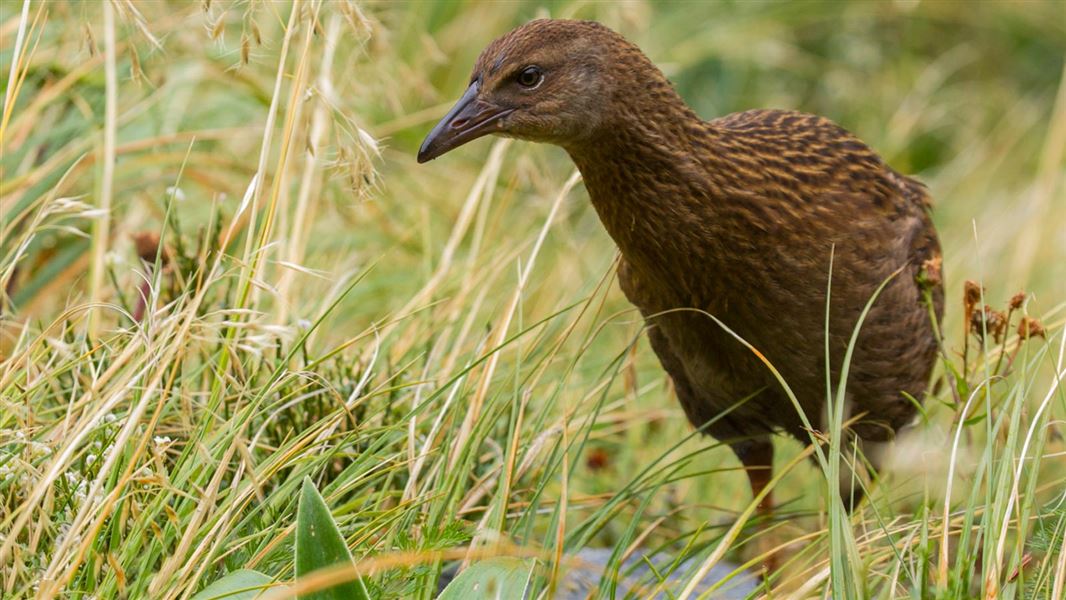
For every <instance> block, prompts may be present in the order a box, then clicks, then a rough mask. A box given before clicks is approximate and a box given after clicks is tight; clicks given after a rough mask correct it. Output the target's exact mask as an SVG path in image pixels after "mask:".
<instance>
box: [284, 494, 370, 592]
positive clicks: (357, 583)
mask: <svg viewBox="0 0 1066 600" xmlns="http://www.w3.org/2000/svg"><path fill="white" fill-rule="evenodd" d="M296 512H297V514H296V579H300V578H301V577H304V576H306V575H307V574H309V573H311V572H312V571H317V570H318V569H323V568H326V567H331V566H333V565H336V564H337V563H347V564H352V553H351V552H349V551H348V546H347V545H346V544H345V543H344V537H343V536H341V531H340V529H338V528H337V523H336V522H334V520H333V517H332V516H331V515H330V514H329V507H327V506H326V501H325V500H323V499H322V495H321V494H319V493H318V490H317V489H315V484H313V483H311V479H310V478H306V477H305V478H304V484H303V491H302V493H301V494H300V508H299V509H298V510H297V511H296ZM300 598H301V600H369V598H370V594H369V593H367V591H366V585H364V584H363V580H362V579H361V578H357V579H355V580H354V581H347V582H345V583H341V584H338V585H335V586H333V587H331V588H328V589H324V590H317V591H315V592H312V593H310V594H304V595H301V596H300Z"/></svg>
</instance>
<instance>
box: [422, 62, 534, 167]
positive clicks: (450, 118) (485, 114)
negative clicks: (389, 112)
mask: <svg viewBox="0 0 1066 600" xmlns="http://www.w3.org/2000/svg"><path fill="white" fill-rule="evenodd" d="M478 88H479V85H478V82H476V81H475V82H474V83H471V84H470V87H468V88H466V92H465V93H464V94H463V97H462V98H459V101H458V102H456V103H455V106H453V107H452V109H451V110H450V111H448V114H446V115H444V118H443V119H441V120H440V123H437V126H436V127H434V128H433V131H430V132H429V135H427V136H426V139H425V141H423V142H422V147H421V148H419V149H418V162H420V163H424V162H426V161H430V160H433V159H434V158H437V157H438V156H440V155H441V154H444V153H445V152H448V151H449V150H452V149H454V148H458V147H459V146H462V145H463V144H465V143H467V142H469V141H470V140H476V139H477V138H479V137H481V136H483V135H486V134H489V133H492V131H493V130H496V129H498V128H499V127H500V124H501V122H502V119H503V118H504V117H506V116H507V115H509V114H511V112H512V111H513V109H506V108H501V107H499V106H496V105H495V104H491V103H489V102H485V101H484V100H481V99H479V98H478V97H477V93H478Z"/></svg>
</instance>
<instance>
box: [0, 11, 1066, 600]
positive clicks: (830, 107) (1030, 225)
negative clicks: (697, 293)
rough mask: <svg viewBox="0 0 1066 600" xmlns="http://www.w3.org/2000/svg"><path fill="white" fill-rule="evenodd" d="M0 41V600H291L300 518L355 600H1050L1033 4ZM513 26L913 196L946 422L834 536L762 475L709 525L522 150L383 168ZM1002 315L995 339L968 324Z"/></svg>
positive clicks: (647, 390)
mask: <svg viewBox="0 0 1066 600" xmlns="http://www.w3.org/2000/svg"><path fill="white" fill-rule="evenodd" d="M0 7H2V12H0V35H2V43H0V65H4V68H3V70H4V71H5V78H4V90H3V98H4V104H3V113H2V116H0V148H2V151H3V156H2V158H0V169H2V171H0V172H2V177H0V210H2V215H0V216H2V218H0V230H2V240H0V288H2V289H3V290H4V293H3V296H2V311H3V320H2V322H0V326H2V331H0V357H2V359H3V363H2V365H0V596H3V597H4V598H8V597H11V598H28V597H45V598H51V597H65V598H90V597H95V598H114V597H130V598H142V597H152V598H188V597H190V596H191V595H192V594H194V593H195V592H197V591H198V590H200V589H202V588H204V587H205V586H207V585H208V584H209V583H211V582H213V581H215V580H217V579H218V578H219V577H220V576H222V575H223V574H225V573H229V572H234V571H237V570H239V569H243V568H251V569H256V570H258V571H261V572H263V573H267V574H269V576H271V577H272V578H274V579H275V581H277V582H291V581H292V580H293V578H294V565H293V559H292V557H293V552H292V547H293V544H294V524H295V522H296V509H297V503H298V499H299V496H300V490H301V482H302V481H303V479H304V478H305V477H310V478H311V479H312V480H313V481H314V482H315V483H316V484H317V486H318V488H319V490H321V492H322V495H323V497H324V498H325V500H326V503H327V504H328V505H329V506H330V507H331V508H332V510H333V516H334V518H335V519H336V520H337V522H338V525H339V527H340V531H341V532H342V534H343V535H344V536H345V539H346V542H347V544H348V547H349V549H350V550H351V552H352V554H353V556H354V559H355V563H356V565H357V567H358V572H359V573H362V574H363V575H366V583H367V585H368V587H369V588H370V592H371V595H372V596H374V597H414V598H433V597H435V596H436V580H437V577H438V574H439V573H440V570H441V568H442V566H443V565H444V564H446V563H447V562H449V561H454V560H462V559H463V558H464V557H465V558H469V559H474V558H478V557H485V556H491V555H493V554H507V555H514V556H523V557H525V556H532V557H536V558H537V564H538V565H539V568H538V570H537V574H536V577H535V579H534V584H535V585H536V586H537V587H538V589H540V590H549V589H554V586H555V585H556V584H557V578H558V576H559V574H560V572H561V570H562V569H563V568H564V567H565V565H566V564H567V562H568V559H567V556H569V555H572V553H574V552H575V551H576V550H578V549H580V548H582V547H609V548H613V549H614V550H615V553H614V556H613V558H612V565H611V567H610V568H609V569H608V573H609V575H616V574H617V573H618V570H619V569H620V565H621V561H622V559H623V558H624V557H625V556H626V555H627V554H628V553H630V552H632V551H633V550H634V549H635V548H637V547H642V548H652V549H662V550H664V551H665V552H667V553H669V554H670V555H671V556H675V557H676V564H678V565H680V564H681V563H682V562H683V561H685V560H686V559H690V558H691V559H694V563H690V564H695V565H699V566H693V567H691V568H690V575H691V574H693V573H695V572H697V571H699V570H701V569H703V568H709V567H710V566H711V565H712V564H713V563H716V562H718V561H721V560H725V559H730V560H733V561H736V562H737V563H739V564H743V563H747V566H748V567H756V566H757V565H758V564H760V562H761V560H760V557H759V556H758V553H759V549H760V548H764V547H765V546H764V545H760V542H761V540H762V539H763V538H766V539H768V540H769V541H770V547H773V546H775V545H776V546H779V547H780V551H781V556H782V558H783V563H784V564H783V567H782V569H781V570H780V571H779V572H778V573H776V574H775V575H773V576H772V577H771V578H770V579H769V580H768V581H766V582H765V584H764V585H763V587H762V588H761V589H760V590H759V591H758V592H757V595H763V594H765V595H766V596H768V597H770V596H772V597H828V596H834V597H845V596H850V597H869V598H897V597H913V598H927V597H936V598H970V597H985V598H1056V597H1057V598H1061V597H1062V596H1063V590H1064V589H1066V552H1063V550H1062V548H1063V538H1064V536H1066V509H1064V503H1066V496H1064V495H1063V489H1064V488H1066V466H1064V465H1066V461H1064V460H1063V455H1064V453H1066V444H1064V442H1063V437H1062V422H1063V420H1064V419H1066V393H1064V391H1063V389H1062V384H1061V380H1062V377H1063V360H1064V358H1063V356H1064V349H1063V343H1064V339H1066V338H1064V334H1063V328H1064V326H1066V294H1064V292H1066V290H1064V288H1063V285H1062V282H1063V281H1066V260H1064V258H1066V246H1064V245H1063V244H1064V240H1063V237H1062V224H1063V223H1066V202H1063V201H1062V199H1063V197H1064V195H1066V185H1064V175H1063V174H1064V172H1066V171H1064V149H1066V77H1064V76H1066V70H1064V57H1066V25H1064V23H1066V20H1064V19H1062V15H1063V13H1062V5H1061V4H1059V3H1057V2H1054V1H1049V2H1032V3H1024V4H1006V3H996V2H986V3H975V4H963V3H948V2H942V3H932V2H926V3H920V4H919V3H906V2H898V3H850V4H847V5H840V4H837V3H780V4H778V3H754V2H737V3H723V4H707V5H697V4H689V3H684V4H681V3H679V4H663V5H660V4H657V3H644V2H632V3H620V4H606V3H603V4H600V3H582V2H544V3H534V2H508V3H499V4H490V5H477V6H475V5H474V4H473V3H465V2H448V3H415V2H408V3H389V4H386V3H366V4H356V3H354V2H344V1H339V0H338V1H334V2H317V1H314V0H308V1H304V2H300V3H283V2H272V1H260V2H256V1H251V2H227V1H222V0H215V1H213V2H202V3H197V4H195V5H194V4H185V3H169V4H168V3H163V2H139V3H138V2H128V1H126V0H118V1H116V2H112V3H102V4H100V5H97V4H95V3H77V2H71V3H62V2H20V1H14V0H3V2H2V4H0ZM539 14H550V15H552V16H561V17H569V16H575V17H582V18H597V19H599V20H602V21H604V22H605V23H607V24H608V25H610V26H612V27H614V28H616V29H619V30H621V31H623V32H624V33H626V34H627V35H628V36H630V37H631V38H632V39H634V40H635V41H637V42H638V43H639V44H640V45H641V46H642V47H643V48H644V49H645V50H646V51H647V53H648V54H649V55H650V56H651V57H652V58H653V60H655V61H656V62H657V63H658V64H660V65H661V66H662V67H663V68H664V70H666V71H667V73H668V75H670V77H671V78H672V79H673V80H674V81H675V82H676V83H677V85H678V89H679V91H680V92H681V93H682V95H683V96H684V97H685V98H686V99H688V100H689V101H690V102H691V104H692V105H693V107H694V108H695V109H696V110H697V111H698V112H699V113H700V114H702V115H704V116H706V117H711V116H715V115H720V114H725V113H727V112H731V111H735V110H742V109H746V108H752V107H760V106H770V107H787V108H797V109H801V110H805V111H809V112H817V113H821V114H825V115H827V116H830V117H832V118H833V119H835V120H837V121H838V122H840V123H842V124H843V125H845V126H846V127H848V128H849V129H851V130H852V131H855V132H856V133H857V134H858V135H860V136H861V137H862V138H863V139H865V140H866V141H867V142H869V143H870V144H871V145H872V146H873V147H875V148H877V149H878V150H879V151H880V152H882V153H883V155H884V156H885V157H886V159H887V160H888V161H889V163H891V164H892V165H893V166H895V167H897V168H898V169H899V170H901V171H903V172H907V173H913V174H916V175H917V176H918V177H920V178H921V179H923V180H924V181H926V182H927V183H928V184H929V185H930V187H931V189H932V191H933V195H934V197H935V199H936V214H935V219H936V221H937V225H938V227H939V230H940V232H941V236H942V242H943V245H944V247H945V265H944V272H945V275H946V277H947V286H948V298H949V303H948V307H949V308H948V315H947V318H946V320H945V323H944V331H943V333H944V360H943V367H942V369H941V373H942V375H943V376H944V379H945V382H946V384H945V385H942V386H941V388H940V390H939V391H938V392H937V393H936V394H935V395H933V396H932V397H930V398H927V399H925V402H924V407H925V409H924V412H923V415H922V418H921V420H920V422H919V423H918V424H917V426H916V427H914V428H913V429H912V430H911V431H910V432H909V433H908V434H907V435H906V436H905V437H904V438H903V439H901V440H899V441H898V443H897V444H896V448H895V451H894V452H895V453H894V456H895V458H894V460H892V461H891V465H892V467H891V468H890V469H889V470H888V472H887V473H886V474H885V476H884V479H883V480H882V481H881V482H880V483H879V484H878V485H876V486H875V487H874V489H873V490H872V497H871V501H870V502H869V503H867V504H864V505H863V507H862V508H861V509H860V510H859V511H857V512H856V513H855V514H853V515H851V516H848V515H846V514H844V513H843V512H842V509H841V507H840V506H839V503H837V502H836V501H835V500H834V501H832V502H831V501H829V500H828V498H835V495H830V494H827V489H828V488H829V485H828V484H827V483H826V481H827V479H826V477H825V476H824V475H823V467H822V466H814V465H813V464H812V463H811V461H807V460H804V456H803V452H804V451H803V450H801V448H800V446H799V445H798V444H795V443H792V442H787V441H784V440H781V441H780V442H779V443H778V452H777V455H778V457H779V465H778V471H779V472H780V473H781V476H780V478H779V479H778V480H777V481H776V483H775V496H776V498H777V499H778V503H779V506H780V509H779V512H778V518H777V519H776V520H775V522H774V523H773V524H770V526H769V527H761V528H760V527H756V526H754V525H753V524H751V523H748V522H747V519H748V517H749V516H750V515H751V514H752V512H753V507H754V504H753V502H752V500H751V498H750V497H749V492H748V490H747V485H746V478H745V476H744V474H743V473H742V472H741V471H740V470H739V465H738V464H737V463H736V462H735V460H734V459H733V458H732V455H731V453H730V452H729V450H728V449H727V448H724V447H723V446H721V444H718V443H715V442H714V441H713V440H709V439H706V438H700V437H699V436H698V435H697V434H696V433H694V432H692V430H691V428H690V427H689V426H688V425H687V423H686V422H685V419H684V417H683V415H682V413H681V411H680V409H679V407H678V406H677V404H676V402H675V400H674V399H673V398H672V396H671V394H672V392H671V391H670V390H669V386H668V382H667V381H666V379H665V377H664V375H663V374H662V372H661V370H660V368H659V367H658V365H657V364H656V362H655V360H654V358H653V357H652V355H651V352H650V349H649V348H648V347H647V345H646V342H645V341H644V340H643V339H642V338H641V336H640V333H641V321H640V319H639V316H638V315H637V314H636V313H635V311H634V310H633V309H632V308H631V307H630V306H629V305H628V304H627V303H626V302H625V301H624V299H623V298H622V297H621V294H620V293H619V291H618V290H617V286H616V284H615V282H614V281H613V270H612V267H613V263H614V261H615V250H614V248H613V247H612V245H611V243H610V240H609V238H608V237H607V236H606V235H605V234H604V233H603V231H602V228H601V226H600V225H599V223H598V220H597V218H596V215H595V214H594V212H593V211H592V210H591V207H590V206H589V205H588V203H587V201H586V200H585V198H584V191H583V189H582V188H581V186H580V185H579V182H578V180H577V179H575V178H574V177H573V167H572V166H571V165H570V164H569V162H568V161H567V160H566V158H565V156H564V155H563V154H562V152H561V151H559V150H557V149H554V148H548V147H538V146H533V145H530V144H522V143H512V142H509V141H505V140H495V141H481V142H479V143H475V144H472V145H470V146H469V147H467V148H463V149H461V150H459V151H457V152H455V153H453V154H451V155H449V157H448V158H447V160H446V161H443V162H438V163H433V164H431V165H424V166H418V165H416V164H415V161H414V152H415V150H416V149H417V145H418V143H419V141H420V139H421V136H422V135H424V133H425V132H426V131H427V130H428V128H429V127H430V125H431V124H432V123H433V122H434V121H435V119H437V118H439V117H440V116H441V115H442V114H443V113H444V111H445V110H446V109H447V107H448V105H449V102H450V100H451V99H452V98H453V97H454V96H455V95H456V94H457V93H458V92H459V91H460V90H461V88H462V85H463V82H464V81H465V78H466V77H467V75H468V69H469V66H470V65H471V64H472V63H473V60H474V58H475V57H476V55H477V53H478V52H479V51H480V49H481V48H482V47H483V46H484V45H485V44H486V43H487V42H488V41H490V40H491V39H492V38H493V37H495V36H496V35H499V34H500V33H502V32H504V31H506V30H507V29H509V28H510V27H512V26H514V25H516V24H518V23H520V22H522V21H524V20H526V19H528V18H532V17H534V16H537V15H539ZM966 280H974V281H977V282H980V284H981V285H980V286H977V287H970V288H969V289H970V290H971V294H972V293H974V292H973V291H974V290H976V298H975V297H973V296H972V295H971V299H970V304H969V305H965V304H964V302H963V300H962V298H963V283H964V281H966ZM1019 289H1025V290H1026V291H1027V293H1026V295H1025V296H1023V301H1022V302H1021V303H1020V306H1018V307H1017V308H1016V309H1015V310H1014V311H1013V312H1012V315H1011V320H1012V323H1013V325H1012V326H1011V329H1010V330H1009V331H1005V332H1003V333H1001V334H998V335H997V332H996V331H995V327H996V325H995V324H996V321H995V319H994V317H995V315H994V314H992V313H987V312H985V311H984V309H983V306H984V305H985V304H989V305H992V306H995V307H1002V306H1005V305H1006V304H1007V303H1008V301H1009V299H1010V298H1011V297H1012V296H1013V295H1014V294H1015V293H1016V292H1017V291H1018V290H1019ZM973 312H977V313H979V314H980V315H985V317H986V318H983V319H982V318H978V319H977V320H976V322H977V323H978V327H977V328H976V332H969V330H970V324H971V322H972V321H973V319H971V318H968V317H969V314H970V313H973ZM1002 316H1004V317H1005V316H1006V315H1002ZM1022 317H1033V318H1039V319H1040V320H1041V322H1042V324H1043V327H1044V329H1045V331H1046V335H1045V337H1044V338H1033V339H1031V340H1029V341H1024V340H1023V339H1021V338H1020V336H1019V335H1018V331H1017V326H1018V325H1017V324H1018V322H1019V319H1020V318H1022ZM1022 333H1023V334H1024V333H1025V331H1024V330H1022ZM964 340H968V342H967V341H964ZM964 347H965V348H967V349H966V350H965V351H964ZM811 351H812V352H820V351H823V349H821V348H812V349H811ZM964 356H965V358H963V357H964ZM842 426H843V424H842V423H840V422H839V419H838V424H837V425H836V426H835V427H833V428H831V430H830V431H827V432H823V435H825V436H827V437H828V438H829V439H830V440H832V443H831V444H830V445H829V446H828V447H826V449H825V453H826V457H825V460H826V462H825V463H824V465H825V467H824V468H825V471H830V470H831V468H832V465H834V464H835V465H838V467H836V468H839V463H840V461H841V460H842V459H848V456H847V455H846V454H845V453H846V449H843V448H842V445H841V444H839V440H840V436H839V435H834V433H839V430H840V427H842ZM807 452H810V450H808V451H807ZM829 480H830V481H835V480H836V478H835V477H830V478H829ZM523 564H524V563H523ZM687 568H688V567H687ZM347 571H350V573H349V574H348V575H344V574H343V573H342V575H341V576H342V577H345V576H347V577H349V579H351V578H354V577H355V576H356V572H355V570H351V569H348V570H347ZM613 581H614V580H613V578H612V577H607V578H605V579H604V581H603V582H602V584H601V587H600V592H601V593H602V594H604V595H609V594H610V593H611V590H612V587H613V585H614V583H613ZM648 585H649V587H651V588H656V587H657V586H658V587H660V588H662V587H671V589H670V590H669V591H670V592H671V593H672V594H674V595H677V596H681V597H695V594H688V593H687V591H691V590H692V589H693V588H692V587H691V586H689V587H688V588H686V587H685V586H683V585H682V586H677V589H673V588H672V586H666V585H665V584H661V583H658V582H655V581H649V582H648ZM277 593H278V594H279V595H280V596H284V595H285V594H286V593H287V592H284V591H278V592H277ZM545 593H546V592H545Z"/></svg>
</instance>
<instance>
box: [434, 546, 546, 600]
mask: <svg viewBox="0 0 1066 600" xmlns="http://www.w3.org/2000/svg"><path fill="white" fill-rule="evenodd" d="M533 564H534V563H533V560H531V559H522V558H512V557H507V556H499V557H496V558H489V559H486V560H483V561H481V562H478V563H474V564H472V565H470V566H469V567H467V568H466V569H465V570H464V571H463V572H462V573H459V575H458V576H456V578H455V579H453V580H452V582H451V583H449V584H448V587H446V588H444V591H443V592H441V594H440V596H438V597H437V600H468V599H470V598H485V599H486V600H492V599H496V598H499V599H500V600H521V599H522V598H525V596H526V589H527V588H528V587H529V581H530V576H531V575H532V574H533Z"/></svg>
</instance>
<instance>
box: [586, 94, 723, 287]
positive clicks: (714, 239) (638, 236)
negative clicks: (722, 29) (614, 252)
mask: <svg viewBox="0 0 1066 600" xmlns="http://www.w3.org/2000/svg"><path fill="white" fill-rule="evenodd" d="M667 92H668V93H667ZM651 96H652V97H650V98H645V99H640V98H636V99H634V100H633V102H632V104H633V106H625V105H624V104H623V105H622V106H621V107H620V108H621V110H619V111H615V114H617V115H618V118H617V120H616V121H615V122H614V123H611V124H610V127H604V128H603V129H602V132H601V133H599V134H598V135H595V136H591V137H590V138H589V139H586V140H583V141H582V143H581V144H577V145H573V146H569V147H567V148H566V150H567V152H568V153H569V154H570V156H571V158H572V159H573V161H574V163H575V164H576V165H577V167H578V169H579V170H580V171H581V175H582V178H583V179H584V181H585V187H586V188H587V189H588V191H589V196H590V198H591V200H592V204H593V206H594V207H595V208H596V212H597V213H598V214H599V216H600V219H601V220H602V221H603V224H604V227H605V228H606V229H607V232H608V233H609V234H610V235H611V237H612V238H613V239H614V241H615V243H617V244H618V247H619V249H620V250H621V251H622V254H623V256H625V258H626V259H627V261H628V262H630V263H631V264H632V265H633V266H634V267H635V268H638V269H640V270H642V271H646V272H648V273H649V274H653V273H662V274H665V275H669V276H671V279H673V280H674V281H677V279H676V277H681V278H682V279H684V278H687V276H688V275H691V273H688V272H685V271H686V270H687V271H692V269H691V265H692V264H694V263H696V262H698V263H699V264H702V265H703V266H704V267H705V268H714V266H713V264H712V261H713V260H714V258H715V256H722V255H724V254H725V253H724V252H716V251H715V244H718V243H724V242H723V241H722V240H720V238H719V236H717V235H716V234H715V228H716V227H717V226H718V219H717V218H716V214H715V213H716V207H717V204H718V203H717V202H716V201H715V199H716V198H718V197H720V196H721V190H720V189H719V188H720V186H725V185H728V183H729V182H728V172H729V168H728V165H724V164H722V165H719V164H717V163H718V162H719V160H720V159H719V158H718V156H720V154H719V153H718V152H716V151H715V149H714V148H713V146H714V144H715V132H714V130H713V128H712V127H711V126H710V125H709V124H707V123H705V122H704V121H702V120H701V119H700V118H699V117H698V116H696V114H695V113H694V112H693V111H692V110H691V109H689V108H688V106H686V105H685V103H684V102H683V101H682V100H681V99H680V97H678V96H677V94H676V93H675V92H674V91H673V89H667V90H654V91H653V92H652V94H651ZM673 271H681V272H676V273H675V272H673Z"/></svg>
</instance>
